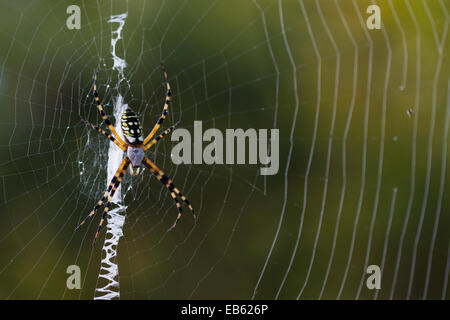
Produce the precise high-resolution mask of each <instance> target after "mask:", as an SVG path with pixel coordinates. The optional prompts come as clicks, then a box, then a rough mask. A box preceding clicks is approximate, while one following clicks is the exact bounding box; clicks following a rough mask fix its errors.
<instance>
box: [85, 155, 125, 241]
mask: <svg viewBox="0 0 450 320" xmlns="http://www.w3.org/2000/svg"><path fill="white" fill-rule="evenodd" d="M125 160H126V162H125V165H124V166H123V168H122V171H121V172H120V173H119V176H118V177H117V181H116V183H115V184H114V187H113V188H112V190H111V194H110V195H109V197H108V202H106V205H105V210H104V211H103V215H102V218H101V219H100V223H99V225H98V228H97V232H96V233H95V238H94V242H93V244H92V245H93V246H95V243H96V242H97V238H98V235H99V233H100V230H101V228H102V225H103V222H104V221H105V219H106V215H107V214H108V212H109V208H110V206H111V201H112V198H113V197H114V194H115V193H116V190H117V188H118V187H119V185H120V183H121V182H122V179H123V176H124V174H125V172H127V167H128V165H129V164H130V160H129V159H128V158H127V157H126V158H125Z"/></svg>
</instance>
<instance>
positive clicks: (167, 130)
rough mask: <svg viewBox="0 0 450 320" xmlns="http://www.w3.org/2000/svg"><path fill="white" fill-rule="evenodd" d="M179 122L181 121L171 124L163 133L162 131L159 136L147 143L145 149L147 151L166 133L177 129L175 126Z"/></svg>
mask: <svg viewBox="0 0 450 320" xmlns="http://www.w3.org/2000/svg"><path fill="white" fill-rule="evenodd" d="M178 124H179V122H177V123H175V124H174V125H173V126H171V127H170V128H169V129H166V131H164V132H163V133H161V134H160V135H159V136H157V137H156V138H155V139H153V140H152V141H150V142H149V143H148V145H146V146H145V147H144V151H146V150H147V149H148V148H150V147H151V146H152V145H154V144H155V143H157V142H158V141H159V140H161V139H162V138H164V136H165V135H166V134H169V133H171V132H172V131H173V130H175V127H176V126H177V125H178Z"/></svg>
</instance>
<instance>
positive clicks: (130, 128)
mask: <svg viewBox="0 0 450 320" xmlns="http://www.w3.org/2000/svg"><path fill="white" fill-rule="evenodd" d="M162 71H163V73H164V80H165V84H166V88H167V91H166V99H165V102H164V107H163V111H162V114H161V117H160V118H159V120H158V121H157V122H156V124H155V126H154V127H153V129H152V131H151V132H150V133H149V135H148V136H147V137H146V138H145V139H144V138H143V132H142V127H141V124H140V121H139V118H138V117H137V115H136V113H134V111H133V110H132V109H131V108H127V109H126V110H125V111H124V113H123V114H122V117H121V126H122V132H123V134H124V138H125V141H124V140H122V139H121V137H120V136H119V135H118V134H117V131H116V130H115V129H114V127H113V125H112V124H111V121H110V120H109V119H108V116H107V115H106V114H105V111H104V110H103V107H102V105H101V103H100V98H99V96H98V92H97V77H98V72H99V70H98V69H97V71H96V72H95V76H94V98H95V101H96V102H97V108H98V110H99V111H100V114H101V116H102V119H103V122H104V123H105V124H106V125H107V126H108V128H109V130H111V133H108V132H106V131H104V130H103V129H101V128H100V127H98V126H95V125H93V124H91V123H89V122H87V121H85V122H86V124H87V125H89V126H91V127H92V128H93V129H94V130H96V131H98V132H99V133H100V134H102V135H104V136H105V137H107V138H108V139H109V140H111V141H112V142H114V143H115V144H116V145H117V146H118V147H119V148H120V149H122V151H123V152H125V153H126V156H125V158H124V159H123V161H122V163H121V164H120V166H119V168H118V169H117V171H116V173H115V175H114V177H113V178H112V180H111V182H110V184H109V185H108V188H107V189H106V192H105V193H104V195H103V197H102V198H101V199H100V200H99V201H98V202H97V204H96V205H95V206H94V208H93V209H92V211H91V212H90V213H89V215H88V216H87V217H86V218H85V219H84V220H83V221H82V222H81V223H80V224H79V225H78V226H77V228H76V229H75V230H77V229H78V228H79V227H81V226H82V225H84V224H85V223H86V221H87V220H88V219H90V218H92V216H93V215H94V214H95V212H96V211H97V209H98V208H99V207H100V206H101V205H102V204H103V203H104V202H105V201H106V205H105V210H104V211H103V215H102V218H101V219H100V223H99V225H98V228H97V232H96V233H95V238H94V243H93V244H94V245H95V242H96V241H97V238H98V235H99V233H100V229H101V228H102V225H103V222H104V220H105V219H106V215H107V213H108V211H109V209H110V206H111V201H112V198H113V196H114V193H115V192H116V190H117V188H118V187H119V185H120V182H121V181H122V179H123V176H124V174H125V172H126V170H127V168H128V167H129V168H130V173H131V175H138V174H139V169H140V168H141V166H142V165H144V166H145V167H146V168H148V169H149V170H150V172H151V173H153V174H154V175H155V176H156V178H157V179H158V180H159V181H161V183H162V184H163V185H164V186H165V187H166V188H167V189H168V190H169V192H170V195H171V196H172V198H173V200H174V201H175V204H176V207H177V209H178V215H177V218H176V219H175V222H174V223H173V225H172V226H171V227H170V228H169V229H168V230H167V231H171V230H172V229H173V228H175V226H176V225H177V222H178V220H180V218H181V212H182V210H181V203H180V201H179V200H178V198H177V196H179V197H180V198H181V200H183V201H184V202H185V203H186V205H187V206H188V208H189V210H191V212H192V214H193V217H194V222H195V223H196V222H197V215H196V214H195V212H194V209H193V208H192V206H191V203H190V201H189V200H188V199H187V198H186V197H185V196H184V195H183V194H182V193H181V191H180V190H179V189H178V188H176V187H175V186H174V184H173V181H172V180H171V179H170V178H169V177H167V176H166V175H165V174H164V172H163V171H162V170H160V169H159V168H158V167H157V166H156V165H155V164H154V163H153V162H152V161H150V159H149V158H147V157H146V156H145V151H146V150H148V149H149V148H150V147H151V146H153V145H154V144H156V143H157V142H158V141H159V140H161V139H162V138H163V137H164V136H165V135H167V134H169V133H170V132H172V131H173V130H174V129H175V127H176V126H177V125H178V123H176V124H174V125H173V126H171V127H170V128H168V129H167V130H165V131H164V132H163V133H161V134H160V135H159V136H157V137H155V138H154V139H152V137H153V136H154V135H155V133H156V132H157V131H158V129H159V128H160V127H161V124H162V123H163V121H164V119H165V118H166V116H167V112H168V110H169V103H170V97H171V95H172V91H171V89H170V84H169V80H168V77H167V72H166V69H165V68H164V65H162ZM133 168H136V172H134V170H133ZM108 195H109V196H108Z"/></svg>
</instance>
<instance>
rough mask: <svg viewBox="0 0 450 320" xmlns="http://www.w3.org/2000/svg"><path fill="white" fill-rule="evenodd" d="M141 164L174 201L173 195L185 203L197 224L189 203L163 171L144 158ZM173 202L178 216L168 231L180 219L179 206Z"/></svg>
mask: <svg viewBox="0 0 450 320" xmlns="http://www.w3.org/2000/svg"><path fill="white" fill-rule="evenodd" d="M143 164H144V165H145V166H146V167H147V168H148V169H149V170H150V171H151V172H152V173H153V174H154V175H155V176H156V178H157V179H158V180H159V181H161V183H162V184H163V185H164V186H165V187H166V188H167V189H169V192H170V194H171V196H172V198H174V199H176V197H174V193H176V194H177V195H178V196H180V198H181V200H183V201H184V203H186V205H187V206H188V208H189V210H191V212H192V215H193V217H194V221H195V223H197V215H196V214H195V212H194V209H193V208H192V205H191V203H190V201H189V200H188V199H187V198H186V197H185V196H184V195H183V194H182V193H181V192H180V190H178V188H176V187H175V185H174V184H173V181H172V180H171V179H169V177H167V176H166V174H165V173H164V172H163V171H161V170H160V169H159V168H158V167H157V166H156V165H155V164H154V163H153V162H151V161H150V159H149V158H147V157H145V158H144V161H143ZM175 202H176V203H177V208H178V216H177V219H176V220H175V223H174V224H173V225H172V227H170V229H169V231H170V230H172V229H173V228H174V227H175V226H176V224H177V222H178V220H180V218H181V206H179V202H178V200H175Z"/></svg>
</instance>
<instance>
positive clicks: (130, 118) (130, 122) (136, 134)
mask: <svg viewBox="0 0 450 320" xmlns="http://www.w3.org/2000/svg"><path fill="white" fill-rule="evenodd" d="M121 122H122V132H123V134H124V136H125V139H126V140H127V142H128V143H130V144H141V143H142V142H143V141H144V139H143V137H142V127H141V122H140V121H139V118H138V117H137V115H136V113H134V111H133V110H131V109H130V108H127V109H126V110H125V112H124V113H123V114H122V119H121Z"/></svg>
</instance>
